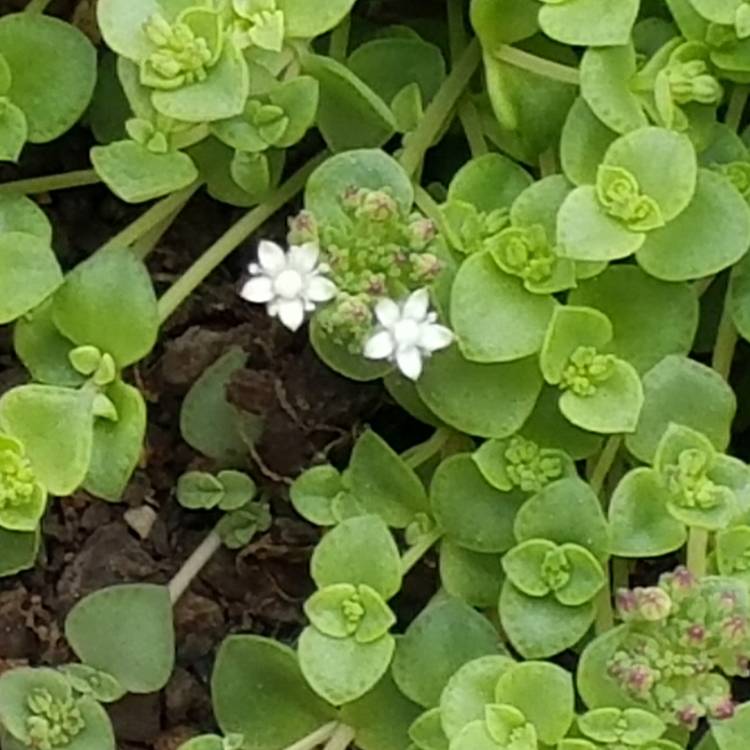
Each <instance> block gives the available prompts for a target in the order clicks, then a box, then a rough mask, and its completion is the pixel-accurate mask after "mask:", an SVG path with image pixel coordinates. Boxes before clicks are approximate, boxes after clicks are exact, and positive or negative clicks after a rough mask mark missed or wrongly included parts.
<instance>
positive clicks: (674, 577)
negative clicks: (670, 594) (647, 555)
mask: <svg viewBox="0 0 750 750" xmlns="http://www.w3.org/2000/svg"><path fill="white" fill-rule="evenodd" d="M669 579H670V581H669V582H670V583H671V585H672V587H673V588H675V589H682V590H684V591H689V590H690V589H692V588H695V585H696V584H697V583H698V579H697V578H696V577H695V576H694V575H693V574H692V573H691V572H690V571H689V570H688V569H687V568H686V567H685V566H684V565H680V566H679V567H678V568H675V569H674V571H673V572H672V574H671V576H669Z"/></svg>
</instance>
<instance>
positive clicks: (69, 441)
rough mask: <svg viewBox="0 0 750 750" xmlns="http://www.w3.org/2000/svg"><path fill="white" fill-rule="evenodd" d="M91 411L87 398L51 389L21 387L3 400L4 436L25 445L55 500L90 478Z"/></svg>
mask: <svg viewBox="0 0 750 750" xmlns="http://www.w3.org/2000/svg"><path fill="white" fill-rule="evenodd" d="M91 408H92V399H91V395H90V394H89V393H87V392H85V391H75V390H70V389H67V388H57V387H55V386H48V385H22V386H19V387H17V388H13V389H11V390H9V391H6V392H5V393H4V394H3V395H2V397H0V431H2V432H5V433H7V434H8V435H11V436H12V437H15V438H17V439H18V440H19V441H20V442H21V444H22V445H23V447H24V450H25V452H26V455H27V457H28V459H29V461H30V462H31V468H32V470H33V472H34V475H35V478H36V479H37V481H38V482H39V483H40V484H41V485H42V486H44V487H45V488H46V489H47V490H49V492H50V493H52V494H53V495H61V496H64V495H69V494H70V493H71V492H73V490H75V489H77V488H78V487H79V486H80V484H81V483H82V482H83V480H84V478H85V476H86V472H87V471H88V467H89V462H90V460H91V451H92V439H93V416H92V412H91ZM60 436H64V440H61V439H60Z"/></svg>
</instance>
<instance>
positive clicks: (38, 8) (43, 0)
mask: <svg viewBox="0 0 750 750" xmlns="http://www.w3.org/2000/svg"><path fill="white" fill-rule="evenodd" d="M51 2H52V0H29V2H28V5H27V6H26V7H25V8H24V9H23V10H24V13H44V11H45V10H47V6H48V5H49V4H50V3H51Z"/></svg>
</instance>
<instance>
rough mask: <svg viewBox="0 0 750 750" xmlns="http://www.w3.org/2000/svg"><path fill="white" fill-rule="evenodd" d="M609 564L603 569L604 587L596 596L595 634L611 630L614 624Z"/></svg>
mask: <svg viewBox="0 0 750 750" xmlns="http://www.w3.org/2000/svg"><path fill="white" fill-rule="evenodd" d="M609 576H610V571H609V565H607V566H605V570H604V588H602V590H601V591H600V592H599V593H598V595H597V597H596V621H595V623H594V629H595V631H596V634H597V635H601V634H602V633H606V632H607V631H608V630H612V628H613V627H614V626H615V613H614V609H613V607H612V586H611V584H610V580H609Z"/></svg>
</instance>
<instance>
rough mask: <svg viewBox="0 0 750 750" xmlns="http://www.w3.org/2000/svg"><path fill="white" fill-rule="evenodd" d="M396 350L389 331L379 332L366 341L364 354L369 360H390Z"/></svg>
mask: <svg viewBox="0 0 750 750" xmlns="http://www.w3.org/2000/svg"><path fill="white" fill-rule="evenodd" d="M394 349H395V345H394V343H393V336H391V334H390V333H389V332H388V331H378V332H377V333H374V334H373V335H372V336H370V338H369V339H367V341H365V348H364V354H365V357H367V359H388V358H389V357H392V356H393V352H394Z"/></svg>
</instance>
